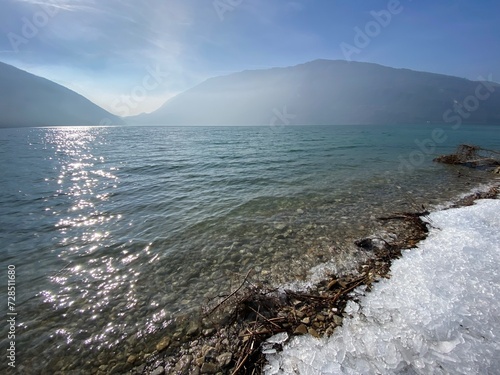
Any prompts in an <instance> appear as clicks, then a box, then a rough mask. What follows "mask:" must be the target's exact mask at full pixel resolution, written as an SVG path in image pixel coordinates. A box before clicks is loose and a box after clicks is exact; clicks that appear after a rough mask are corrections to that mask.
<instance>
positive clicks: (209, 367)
mask: <svg viewBox="0 0 500 375" xmlns="http://www.w3.org/2000/svg"><path fill="white" fill-rule="evenodd" d="M217 371H218V367H217V365H215V364H213V363H210V362H205V363H203V365H201V370H200V372H201V373H202V374H215V373H216V372H217Z"/></svg>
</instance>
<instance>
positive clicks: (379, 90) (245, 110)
mask: <svg viewBox="0 0 500 375" xmlns="http://www.w3.org/2000/svg"><path fill="white" fill-rule="evenodd" d="M478 85H479V83H478V82H474V81H470V80H466V79H462V78H457V77H451V76H445V75H440V74H433V73H425V72H416V71H411V70H408V69H394V68H388V67H384V66H381V65H377V64H370V63H357V62H346V61H330V60H316V61H312V62H309V63H306V64H301V65H297V66H293V67H288V68H274V69H267V70H254V71H244V72H241V73H235V74H231V75H228V76H223V77H216V78H211V79H209V80H207V81H205V82H203V83H201V84H200V85H198V86H196V87H194V88H192V89H190V90H187V91H186V92H184V93H181V94H179V95H177V96H176V97H174V98H172V99H170V100H169V101H167V102H166V103H165V104H164V105H163V106H162V107H160V108H159V109H158V110H157V111H155V112H153V113H151V114H142V115H139V116H134V117H128V118H126V119H125V120H126V121H127V122H128V123H132V124H144V125H146V124H158V125H160V124H163V125H269V124H270V123H274V124H276V125H280V124H283V123H290V124H380V123H382V124H386V123H401V124H407V123H422V122H427V121H430V122H436V123H440V122H445V119H446V120H447V122H450V123H455V121H456V116H460V117H461V120H462V121H463V122H464V123H466V122H469V123H474V122H476V123H500V86H499V85H497V84H493V85H490V86H488V87H484V86H481V88H480V94H481V95H482V97H484V96H485V95H488V99H487V100H479V99H478V102H479V105H478V106H477V108H475V110H473V111H470V113H469V111H467V110H463V112H462V113H465V115H464V116H462V115H459V114H457V113H453V112H451V113H450V112H449V111H450V110H452V111H453V110H454V109H456V108H455V107H454V106H456V104H455V103H459V104H461V105H462V103H463V100H464V99H465V98H467V97H468V96H470V95H472V96H473V97H475V95H476V88H477V87H478ZM493 87H494V88H493ZM488 88H489V89H490V90H493V92H490V91H488ZM468 103H469V104H471V103H472V104H474V106H475V104H476V103H475V102H474V100H472V101H470V102H468ZM468 108H471V107H470V105H469V107H468ZM445 114H446V117H445V118H444V117H443V116H444V115H445ZM453 116H455V117H453Z"/></svg>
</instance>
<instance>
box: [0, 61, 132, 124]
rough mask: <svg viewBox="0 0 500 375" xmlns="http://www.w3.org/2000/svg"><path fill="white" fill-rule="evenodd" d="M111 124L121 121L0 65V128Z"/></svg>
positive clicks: (72, 95)
mask: <svg viewBox="0 0 500 375" xmlns="http://www.w3.org/2000/svg"><path fill="white" fill-rule="evenodd" d="M111 124H115V125H121V124H124V122H123V120H122V119H121V118H119V117H117V116H115V115H113V114H111V113H109V112H107V111H105V110H104V109H102V108H101V107H99V106H97V105H96V104H94V103H92V102H91V101H90V100H88V99H86V98H85V97H83V96H82V95H80V94H77V93H76V92H74V91H72V90H70V89H67V88H66V87H63V86H61V85H58V84H57V83H54V82H52V81H49V80H47V79H45V78H41V77H38V76H35V75H33V74H31V73H28V72H25V71H23V70H20V69H18V68H15V67H13V66H11V65H8V64H4V63H1V62H0V128H1V127H29V126H66V125H111Z"/></svg>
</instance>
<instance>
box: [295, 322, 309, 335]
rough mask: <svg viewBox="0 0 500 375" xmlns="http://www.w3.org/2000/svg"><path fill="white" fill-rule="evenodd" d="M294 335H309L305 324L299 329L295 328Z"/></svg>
mask: <svg viewBox="0 0 500 375" xmlns="http://www.w3.org/2000/svg"><path fill="white" fill-rule="evenodd" d="M293 333H294V334H296V335H305V334H306V333H307V327H306V326H305V324H301V325H300V326H298V327H297V328H295V331H293Z"/></svg>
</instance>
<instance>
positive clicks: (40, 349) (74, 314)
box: [0, 125, 500, 373]
mask: <svg viewBox="0 0 500 375" xmlns="http://www.w3.org/2000/svg"><path fill="white" fill-rule="evenodd" d="M434 128H435V126H433V125H422V126H414V127H411V126H350V127H349V126H330V127H327V126H321V127H320V126H313V127H284V128H282V129H275V128H270V127H234V128H232V127H219V128H218V127H188V128H181V127H179V128H174V127H85V128H31V129H0V165H1V166H2V176H1V178H0V209H1V216H0V239H1V243H2V247H1V248H0V252H1V255H2V256H1V267H2V269H4V270H6V269H7V265H9V264H13V265H15V266H16V271H17V273H16V282H17V286H16V287H17V289H16V291H17V306H16V308H17V311H18V314H19V315H18V324H19V326H18V327H17V332H16V333H17V338H16V339H17V346H18V359H17V362H18V363H19V364H23V365H25V366H27V367H26V369H30V371H33V373H37V372H42V369H43V371H45V372H46V373H54V371H57V370H64V371H72V373H78V372H77V371H81V372H82V373H89V372H90V373H92V372H95V371H96V369H97V368H98V367H99V366H100V365H102V364H106V365H107V364H109V363H110V362H111V363H114V362H112V361H118V362H119V361H124V360H125V359H126V358H127V356H128V355H129V354H137V355H143V354H145V353H150V352H151V351H152V350H153V348H154V344H155V340H157V338H158V335H161V334H162V329H167V330H168V329H169V328H170V327H173V326H174V325H175V317H178V316H179V315H180V314H186V313H187V312H192V311H193V312H195V311H197V309H198V308H199V307H200V306H203V305H205V304H206V303H207V301H209V300H210V299H211V298H213V297H215V296H217V295H218V294H221V293H225V292H227V291H228V290H230V288H231V286H234V285H237V284H238V280H239V279H240V278H241V275H242V274H243V275H244V274H246V272H247V271H248V270H249V269H250V268H254V270H255V271H256V276H255V277H256V278H258V279H260V280H264V281H266V282H270V283H282V282H287V281H293V280H295V279H301V278H304V277H306V276H307V271H308V270H309V269H310V268H311V267H312V266H315V265H317V264H319V263H322V262H326V261H328V260H333V262H334V263H335V262H337V263H339V264H340V263H346V262H347V263H349V262H355V260H356V257H357V256H358V255H360V256H361V255H362V254H357V253H356V251H355V249H353V248H352V246H351V247H350V246H349V244H351V243H352V240H353V239H355V238H359V237H362V236H363V235H367V234H369V233H371V232H373V231H375V230H377V229H378V224H377V222H376V221H375V220H374V217H376V216H377V215H380V214H382V213H384V212H388V211H396V210H408V209H412V208H414V209H418V206H419V205H420V204H421V203H425V204H433V203H439V202H441V201H443V200H446V199H450V198H451V197H453V196H455V195H456V194H458V193H461V192H465V191H467V190H468V189H470V188H471V187H473V186H474V185H476V184H478V183H480V182H485V181H488V179H489V178H490V176H491V175H489V174H486V173H484V172H478V171H468V170H464V169H461V168H457V167H450V166H445V165H439V164H435V163H432V161H431V160H432V158H433V157H435V156H436V155H438V154H443V153H447V152H450V151H452V150H453V149H454V148H455V146H456V145H457V144H459V143H474V144H478V145H481V146H483V147H487V148H492V149H500V137H499V130H500V127H497V126H462V127H461V128H460V129H458V130H453V129H452V128H451V127H448V128H444V130H443V131H444V134H445V137H446V138H447V139H446V141H445V142H442V143H440V144H436V145H435V146H434V145H433V146H432V147H429V144H427V146H426V147H428V149H427V151H430V152H427V151H426V152H425V155H424V153H423V152H422V151H419V150H421V148H419V146H418V145H417V143H418V142H417V143H415V141H416V140H420V141H423V140H424V139H430V138H431V136H432V131H433V129H434ZM402 160H412V161H413V162H412V163H410V162H403V161H402ZM459 173H460V177H459ZM4 295H5V291H4V290H2V298H3V296H4ZM2 300H4V301H6V298H3V299H2ZM5 305H6V304H5ZM5 309H6V306H2V307H1V310H0V311H1V312H2V313H4V311H5ZM4 316H5V314H4ZM6 332H7V331H6V327H5V329H4V327H3V326H2V336H1V340H2V345H5V344H6V336H7V334H6ZM19 348H22V350H21V349H19ZM3 365H4V364H3V363H2V366H3ZM26 369H25V371H27V370H26ZM27 373H29V372H27Z"/></svg>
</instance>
